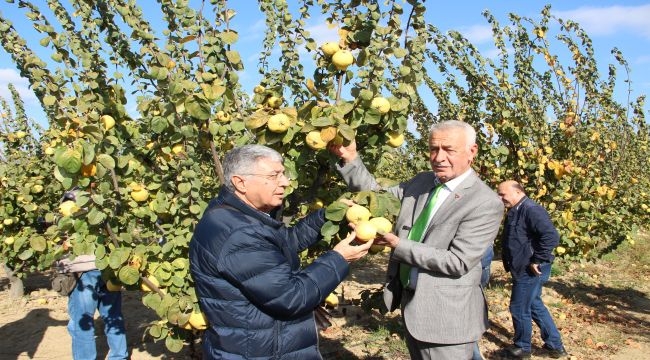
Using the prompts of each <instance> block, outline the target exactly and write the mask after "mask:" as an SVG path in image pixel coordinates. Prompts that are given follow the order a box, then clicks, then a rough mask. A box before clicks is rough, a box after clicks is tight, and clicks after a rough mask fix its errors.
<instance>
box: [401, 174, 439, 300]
mask: <svg viewBox="0 0 650 360" xmlns="http://www.w3.org/2000/svg"><path fill="white" fill-rule="evenodd" d="M440 189H442V185H438V186H436V188H435V189H434V190H433V194H431V196H430V197H429V201H427V203H426V204H425V205H424V209H422V212H421V213H420V216H418V218H417V219H416V220H415V223H414V224H413V227H412V228H411V231H409V237H408V239H409V240H412V241H417V242H420V241H422V235H424V230H426V228H427V225H428V223H429V218H430V217H431V212H432V211H433V208H434V207H435V206H436V199H438V193H439V192H440ZM410 274H411V266H410V265H408V264H404V263H402V264H400V266H399V279H400V281H401V282H402V285H403V286H404V287H406V286H407V285H408V284H409V278H410Z"/></svg>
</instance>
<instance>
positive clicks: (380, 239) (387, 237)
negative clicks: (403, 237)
mask: <svg viewBox="0 0 650 360" xmlns="http://www.w3.org/2000/svg"><path fill="white" fill-rule="evenodd" d="M399 240H400V238H399V237H397V235H395V234H393V233H383V234H377V238H375V244H377V245H386V246H389V247H391V248H393V249H394V248H395V247H397V244H398V243H399Z"/></svg>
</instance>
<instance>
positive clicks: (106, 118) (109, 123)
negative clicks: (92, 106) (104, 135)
mask: <svg viewBox="0 0 650 360" xmlns="http://www.w3.org/2000/svg"><path fill="white" fill-rule="evenodd" d="M99 120H100V121H101V122H102V125H104V131H108V130H110V129H112V128H113V126H115V119H113V117H112V116H110V115H102V117H100V118H99Z"/></svg>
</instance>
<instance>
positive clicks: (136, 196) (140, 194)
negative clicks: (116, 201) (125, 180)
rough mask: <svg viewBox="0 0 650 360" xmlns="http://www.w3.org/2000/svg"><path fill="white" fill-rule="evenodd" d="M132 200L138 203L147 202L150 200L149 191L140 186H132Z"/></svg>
mask: <svg viewBox="0 0 650 360" xmlns="http://www.w3.org/2000/svg"><path fill="white" fill-rule="evenodd" d="M131 198H132V199H133V200H135V201H137V202H142V201H146V200H147V199H148V198H149V190H147V188H145V187H144V186H142V185H140V184H135V185H133V186H131Z"/></svg>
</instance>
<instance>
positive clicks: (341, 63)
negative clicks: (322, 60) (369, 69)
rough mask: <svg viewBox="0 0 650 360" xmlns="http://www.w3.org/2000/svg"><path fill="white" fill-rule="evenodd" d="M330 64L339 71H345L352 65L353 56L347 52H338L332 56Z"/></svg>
mask: <svg viewBox="0 0 650 360" xmlns="http://www.w3.org/2000/svg"><path fill="white" fill-rule="evenodd" d="M332 63H333V64H334V66H335V67H336V68H337V69H339V70H345V69H347V68H348V66H350V65H352V63H354V56H352V53H351V52H350V51H349V50H339V51H337V52H335V53H334V55H332Z"/></svg>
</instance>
